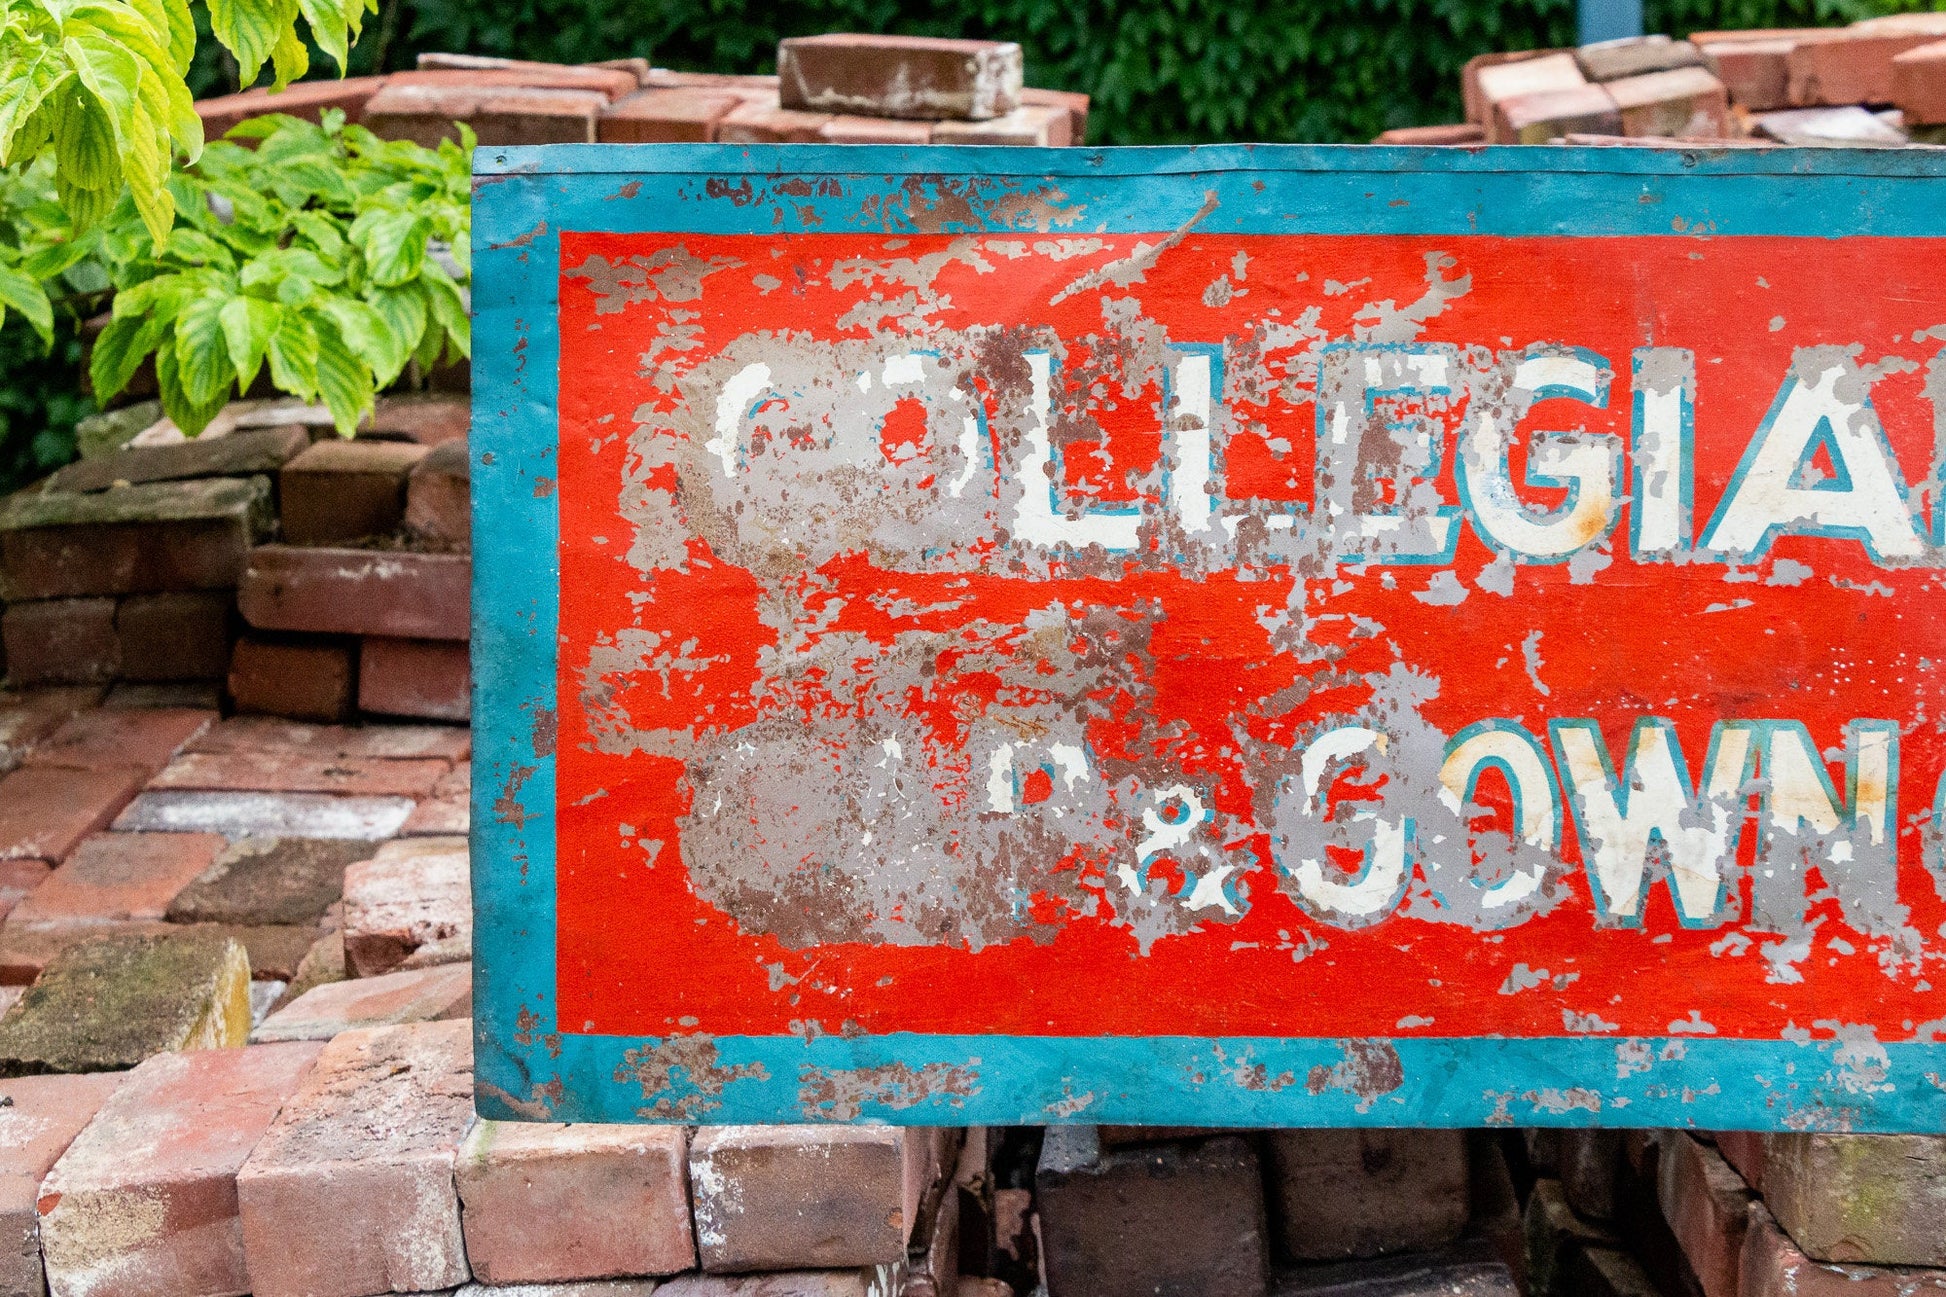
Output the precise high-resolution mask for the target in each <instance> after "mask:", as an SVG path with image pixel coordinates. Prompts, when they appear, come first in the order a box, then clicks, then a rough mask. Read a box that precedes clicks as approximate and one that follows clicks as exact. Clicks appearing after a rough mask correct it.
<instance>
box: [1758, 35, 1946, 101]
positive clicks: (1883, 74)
mask: <svg viewBox="0 0 1946 1297" xmlns="http://www.w3.org/2000/svg"><path fill="white" fill-rule="evenodd" d="M1898 19H1899V20H1898V21H1896V22H1887V21H1885V20H1883V19H1880V20H1874V21H1870V22H1863V23H1857V24H1854V25H1853V26H1850V27H1838V28H1832V29H1829V30H1825V31H1820V32H1815V33H1809V34H1807V35H1805V36H1804V37H1803V38H1802V39H1800V40H1799V41H1798V42H1797V44H1796V45H1795V46H1793V47H1792V49H1791V52H1790V54H1789V56H1788V61H1789V67H1790V95H1791V102H1792V103H1793V104H1797V105H1800V106H1803V107H1814V106H1817V105H1820V104H1830V105H1834V106H1836V105H1842V104H1889V103H1891V102H1892V100H1893V85H1892V60H1893V59H1894V58H1895V57H1897V56H1898V55H1900V54H1903V53H1905V52H1906V51H1907V50H1914V49H1918V48H1919V47H1920V46H1922V45H1928V44H1931V43H1932V42H1933V41H1936V40H1939V39H1940V38H1941V37H1946V14H1902V15H1899V16H1898Z"/></svg>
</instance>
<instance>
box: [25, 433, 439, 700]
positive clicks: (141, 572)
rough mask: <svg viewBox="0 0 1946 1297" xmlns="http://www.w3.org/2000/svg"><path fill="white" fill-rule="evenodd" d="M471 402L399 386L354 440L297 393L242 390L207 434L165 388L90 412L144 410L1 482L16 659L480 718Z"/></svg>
mask: <svg viewBox="0 0 1946 1297" xmlns="http://www.w3.org/2000/svg"><path fill="white" fill-rule="evenodd" d="M467 417H468V415H467V404H466V401H465V400H464V398H455V397H388V398H386V399H383V400H381V401H380V402H379V406H378V410H377V412H376V413H375V414H374V416H373V417H372V418H371V420H369V421H368V423H367V426H366V427H365V428H363V429H361V430H360V434H359V437H358V438H357V439H356V440H354V441H349V442H341V441H339V440H338V439H337V438H336V437H335V435H333V434H332V433H331V428H330V418H329V415H328V414H326V413H325V412H324V411H323V410H322V409H321V408H315V407H305V406H301V405H297V404H295V403H291V402H281V403H279V402H261V401H239V402H233V403H232V404H231V405H230V406H229V407H228V408H227V409H226V410H225V411H224V412H223V413H222V414H221V415H219V416H218V418H217V420H216V422H215V423H213V424H212V425H211V426H210V427H209V429H207V430H206V431H205V432H204V433H203V434H202V435H201V436H199V437H197V438H195V439H194V440H187V439H185V438H183V436H182V435H181V434H180V433H179V432H177V431H176V430H175V427H174V425H173V424H171V423H169V422H168V420H166V419H163V418H161V416H160V412H159V410H157V409H156V408H155V407H154V406H153V404H148V405H138V406H132V407H127V408H124V409H122V410H117V411H113V412H111V413H110V414H109V415H107V416H103V417H102V418H100V419H97V420H96V421H94V422H95V423H96V424H110V425H113V424H119V426H120V427H121V429H122V432H123V433H127V432H130V431H135V430H136V429H140V431H137V432H136V435H134V436H133V438H132V439H124V440H125V444H121V445H116V444H114V440H115V438H114V437H113V436H112V435H109V434H99V435H97V436H96V437H95V438H94V439H93V440H91V441H90V442H89V443H88V447H87V448H88V449H89V450H90V451H92V452H93V453H92V454H90V455H89V457H87V458H85V459H83V460H81V461H80V462H78V463H75V464H71V465H69V466H68V467H66V468H63V469H61V470H59V471H57V472H56V473H54V474H53V475H52V476H50V477H48V478H47V479H45V480H44V481H42V482H40V483H38V484H36V485H34V486H32V487H29V488H27V489H25V490H23V491H20V492H17V493H16V494H14V495H13V496H11V497H8V498H7V499H6V500H5V501H4V502H0V593H3V594H4V597H5V599H6V601H7V607H6V611H5V614H4V616H3V617H0V639H4V642H5V646H6V650H7V658H6V663H7V673H8V676H9V678H10V679H11V681H12V682H13V683H14V684H15V685H19V686H34V685H44V684H108V683H115V682H122V683H120V684H118V685H117V688H118V690H120V691H121V693H122V694H123V695H124V696H128V697H131V698H132V699H133V700H136V701H140V700H142V699H143V698H144V697H148V698H158V697H166V698H168V699H169V700H171V701H185V702H193V703H195V704H197V705H200V706H210V707H213V706H217V705H218V704H219V702H220V699H221V695H222V691H223V687H224V685H225V683H226V682H227V684H228V688H229V692H230V696H231V699H232V701H233V702H234V703H235V705H236V706H237V707H239V708H241V709H243V710H246V711H265V712H271V713H275V714H279V715H285V716H292V717H297V718H301V719H310V720H341V719H344V718H345V717H347V716H348V715H350V714H351V713H352V711H354V710H355V709H363V710H365V711H367V712H373V713H382V714H389V715H400V716H410V717H416V718H423V719H437V720H464V719H466V716H467V671H466V637H467V629H468V628H467V582H468V579H469V577H468V572H469V568H470V563H469V561H468V557H467V549H468V539H469V533H468V501H467V461H466V443H465V434H466V421H467ZM145 425H146V426H145ZM274 540H281V541H282V543H281V544H266V543H265V542H268V541H274ZM239 597H240V598H241V601H242V605H243V617H242V619H241V620H242V622H245V623H247V624H248V629H243V627H242V626H241V625H240V622H239V618H238V602H239ZM240 630H241V631H242V635H241V639H239V631H240Z"/></svg>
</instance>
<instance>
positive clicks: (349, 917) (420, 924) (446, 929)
mask: <svg viewBox="0 0 1946 1297" xmlns="http://www.w3.org/2000/svg"><path fill="white" fill-rule="evenodd" d="M470 877H471V869H470V856H469V852H468V847H467V841H466V839H465V838H406V839H401V840H399V841H395V842H387V843H383V844H382V845H380V847H379V848H378V850H377V851H376V852H375V853H373V857H372V859H370V860H366V861H361V862H359V863H358V864H355V865H353V866H351V868H349V869H347V870H346V871H345V929H344V930H345V962H346V965H347V966H348V967H349V968H350V969H351V971H352V973H353V974H354V975H355V976H358V977H371V976H374V975H376V974H378V973H385V972H390V971H391V970H392V969H394V968H397V967H399V966H400V964H402V963H403V962H404V961H405V960H407V959H408V958H410V957H411V956H412V955H414V954H415V953H416V952H418V951H421V950H425V949H428V948H437V949H438V950H440V951H442V952H444V958H443V960H442V962H447V963H451V962H456V961H457V960H460V959H465V958H467V957H468V955H469V952H470V948H471V943H472V937H473V901H472V888H471V882H470ZM421 962H423V961H421Z"/></svg>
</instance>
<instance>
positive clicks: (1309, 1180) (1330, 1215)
mask: <svg viewBox="0 0 1946 1297" xmlns="http://www.w3.org/2000/svg"><path fill="white" fill-rule="evenodd" d="M1266 1147H1267V1151H1268V1153H1269V1155H1270V1174H1269V1176H1268V1183H1269V1186H1270V1193H1271V1198H1272V1201H1273V1203H1274V1204H1275V1206H1276V1209H1277V1210H1276V1211H1275V1213H1274V1216H1275V1217H1276V1219H1277V1220H1278V1222H1279V1224H1280V1226H1281V1229H1282V1232H1283V1233H1282V1237H1283V1244H1284V1250H1285V1251H1286V1252H1288V1253H1289V1254H1290V1255H1291V1256H1293V1257H1296V1258H1298V1259H1299V1260H1304V1261H1335V1260H1343V1259H1345V1258H1348V1257H1369V1256H1378V1255H1381V1254H1383V1253H1387V1252H1412V1251H1421V1250H1424V1249H1428V1248H1434V1247H1439V1246H1441V1245H1443V1244H1446V1243H1450V1242H1452V1241H1453V1240H1454V1239H1455V1238H1458V1237H1459V1233H1460V1230H1461V1229H1463V1228H1464V1227H1465V1225H1466V1219H1467V1203H1468V1198H1467V1157H1466V1140H1465V1136H1464V1134H1463V1133H1462V1132H1460V1131H1456V1130H1421V1131H1396V1130H1279V1131H1273V1132H1271V1134H1270V1136H1269V1142H1268V1144H1267V1146H1266Z"/></svg>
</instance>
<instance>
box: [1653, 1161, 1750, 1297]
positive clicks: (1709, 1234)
mask: <svg viewBox="0 0 1946 1297" xmlns="http://www.w3.org/2000/svg"><path fill="white" fill-rule="evenodd" d="M1657 1175H1658V1179H1659V1185H1658V1190H1657V1195H1656V1196H1657V1199H1658V1200H1659V1201H1660V1202H1661V1204H1662V1215H1663V1219H1665V1220H1666V1221H1668V1222H1669V1229H1670V1231H1671V1232H1672V1233H1673V1234H1675V1236H1676V1242H1677V1243H1678V1244H1679V1245H1680V1246H1681V1248H1682V1251H1683V1255H1684V1256H1685V1257H1687V1258H1688V1260H1689V1268H1690V1269H1691V1270H1692V1271H1693V1272H1694V1273H1695V1275H1696V1279H1697V1282H1698V1283H1700V1284H1701V1285H1702V1289H1703V1297H1738V1293H1739V1292H1740V1291H1741V1288H1742V1270H1743V1234H1744V1230H1745V1229H1746V1228H1747V1227H1748V1226H1749V1223H1750V1203H1751V1200H1752V1195H1751V1193H1750V1190H1749V1188H1748V1187H1746V1186H1745V1185H1744V1183H1743V1178H1742V1177H1741V1176H1739V1175H1738V1174H1737V1173H1736V1172H1735V1171H1733V1170H1731V1169H1730V1164H1729V1163H1728V1162H1725V1161H1724V1160H1723V1158H1722V1157H1721V1155H1719V1154H1718V1153H1717V1151H1716V1150H1715V1149H1713V1148H1711V1147H1710V1146H1709V1145H1707V1144H1705V1143H1702V1142H1701V1141H1700V1140H1697V1139H1695V1138H1693V1137H1691V1136H1689V1135H1686V1134H1684V1133H1682V1132H1681V1131H1674V1132H1671V1135H1670V1137H1669V1138H1668V1139H1666V1140H1665V1141H1663V1144H1662V1156H1661V1158H1660V1160H1659V1162H1658V1168H1657Z"/></svg>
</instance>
